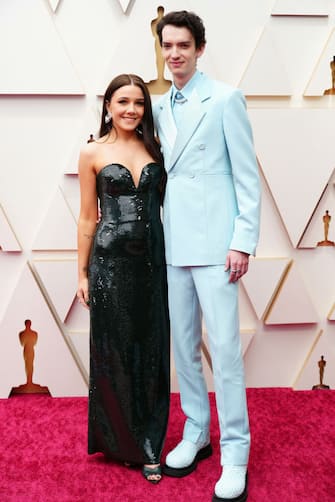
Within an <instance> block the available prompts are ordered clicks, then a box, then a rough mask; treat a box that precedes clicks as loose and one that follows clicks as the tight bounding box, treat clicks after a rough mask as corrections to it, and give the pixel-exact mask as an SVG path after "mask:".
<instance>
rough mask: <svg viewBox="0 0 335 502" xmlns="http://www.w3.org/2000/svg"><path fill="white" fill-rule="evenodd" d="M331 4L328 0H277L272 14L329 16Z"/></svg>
mask: <svg viewBox="0 0 335 502" xmlns="http://www.w3.org/2000/svg"><path fill="white" fill-rule="evenodd" d="M328 14H329V6H328V2H327V1H326V0H317V1H315V0H277V1H276V3H275V5H274V7H273V9H272V11H271V15H272V16H317V17H318V16H322V17H324V16H328Z"/></svg>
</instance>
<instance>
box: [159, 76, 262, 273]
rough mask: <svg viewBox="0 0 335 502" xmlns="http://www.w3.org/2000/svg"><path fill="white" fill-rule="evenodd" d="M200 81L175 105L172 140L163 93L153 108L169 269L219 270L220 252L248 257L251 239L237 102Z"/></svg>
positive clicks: (247, 147)
mask: <svg viewBox="0 0 335 502" xmlns="http://www.w3.org/2000/svg"><path fill="white" fill-rule="evenodd" d="M200 77H201V78H200V79H199V81H198V83H197V85H196V87H195V89H194V90H193V92H192V95H191V98H190V99H189V100H188V101H187V102H186V103H185V104H183V105H181V106H183V109H182V110H183V118H182V124H181V127H180V128H179V131H178V134H177V130H176V126H175V123H174V119H173V116H172V110H171V102H170V95H171V92H170V91H168V92H167V93H166V94H165V95H163V96H162V98H161V99H160V100H159V101H158V102H157V103H155V104H154V107H153V113H154V121H155V126H156V129H157V134H158V136H159V139H160V142H161V148H162V152H163V155H164V161H165V162H164V163H165V169H166V171H167V186H166V192H165V199H164V205H163V224H164V235H165V246H166V260H167V263H168V264H171V265H175V266H196V265H217V264H223V263H225V260H226V256H227V251H228V249H235V250H239V251H244V252H246V253H249V254H255V250H256V244H257V241H258V234H259V213H260V182H259V174H258V165H257V160H256V155H255V151H254V145H253V138H252V131H251V127H250V123H249V119H248V116H247V111H246V103H245V99H244V96H243V95H242V93H241V91H240V90H238V89H235V88H233V87H230V86H228V85H226V84H224V83H222V82H218V81H215V80H212V79H210V78H208V77H207V76H205V75H203V74H201V75H200ZM179 106H180V105H179Z"/></svg>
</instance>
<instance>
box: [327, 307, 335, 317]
mask: <svg viewBox="0 0 335 502" xmlns="http://www.w3.org/2000/svg"><path fill="white" fill-rule="evenodd" d="M327 319H328V321H335V303H334V305H333V306H332V308H331V310H330V312H329V314H328V316H327Z"/></svg>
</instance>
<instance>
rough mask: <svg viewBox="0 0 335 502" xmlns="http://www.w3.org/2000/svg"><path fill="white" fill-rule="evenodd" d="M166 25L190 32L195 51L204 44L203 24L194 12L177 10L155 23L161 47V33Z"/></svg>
mask: <svg viewBox="0 0 335 502" xmlns="http://www.w3.org/2000/svg"><path fill="white" fill-rule="evenodd" d="M167 24H171V25H172V26H177V27H178V28H187V29H188V30H190V32H191V33H192V35H193V38H194V42H195V47H196V49H201V47H203V46H204V45H205V44H206V38H205V27H204V24H203V22H202V19H200V17H199V16H197V15H196V14H195V13H194V12H188V11H187V10H179V11H173V12H168V13H167V14H166V15H165V16H163V17H162V19H161V20H160V21H159V22H158V23H157V28H156V31H157V35H158V38H159V43H160V45H162V31H163V28H164V27H165V26H166V25H167Z"/></svg>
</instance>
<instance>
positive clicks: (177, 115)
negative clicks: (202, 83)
mask: <svg viewBox="0 0 335 502" xmlns="http://www.w3.org/2000/svg"><path fill="white" fill-rule="evenodd" d="M200 75H201V73H200V72H199V71H198V70H196V72H195V73H194V75H193V77H192V78H191V79H190V80H189V81H188V82H187V84H186V85H185V86H184V87H183V88H182V89H177V87H176V86H175V85H174V84H172V86H171V107H172V114H173V117H174V121H175V124H176V126H177V129H178V128H179V126H180V122H181V118H182V116H183V106H184V104H185V103H186V102H187V101H188V100H189V99H190V97H191V94H192V92H193V89H194V88H195V87H196V85H197V83H198V80H199V79H200ZM178 91H179V92H181V93H182V95H183V96H184V98H185V99H186V101H185V103H175V101H174V98H175V95H176V93H177V92H178Z"/></svg>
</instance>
